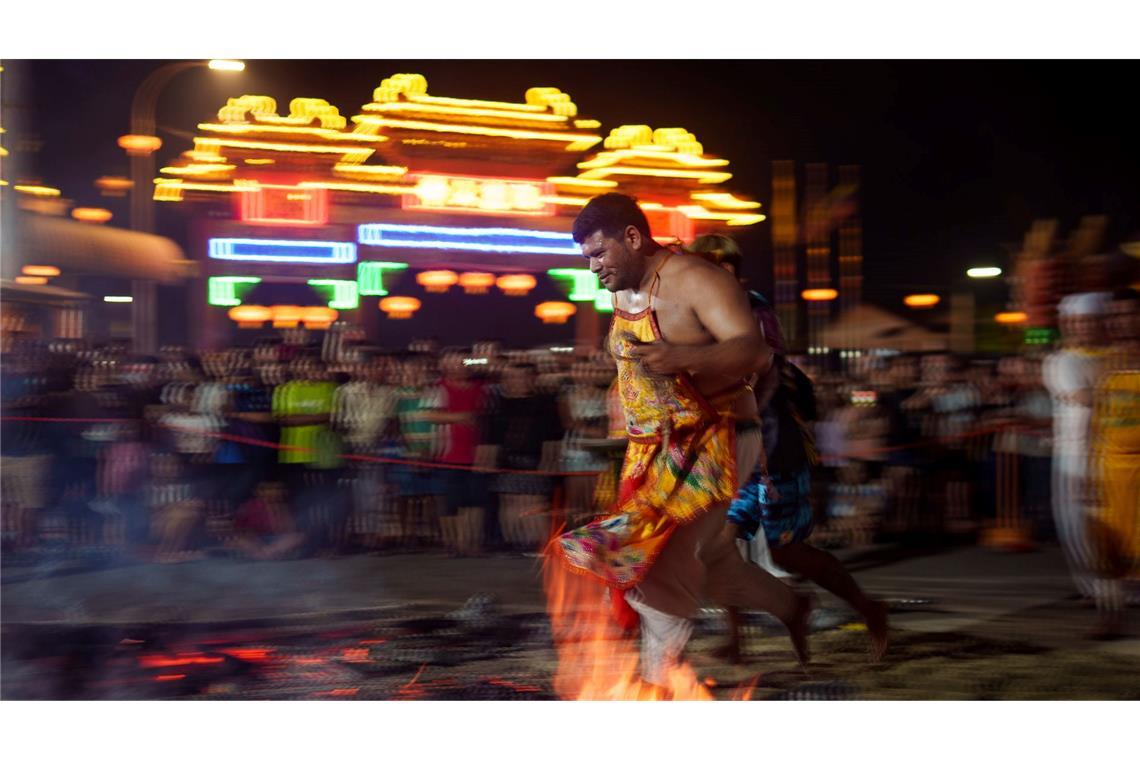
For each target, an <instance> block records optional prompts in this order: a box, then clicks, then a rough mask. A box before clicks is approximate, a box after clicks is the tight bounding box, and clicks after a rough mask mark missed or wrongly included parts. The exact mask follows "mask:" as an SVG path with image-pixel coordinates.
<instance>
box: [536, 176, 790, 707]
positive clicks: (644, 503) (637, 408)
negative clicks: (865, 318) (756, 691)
mask: <svg viewBox="0 0 1140 760" xmlns="http://www.w3.org/2000/svg"><path fill="white" fill-rule="evenodd" d="M573 232H574V240H575V241H576V242H578V243H579V244H580V245H581V248H582V254H583V255H584V256H585V257H586V258H587V259H588V260H589V262H590V270H591V271H592V272H594V273H595V274H597V275H598V277H599V279H600V280H601V282H602V285H604V286H605V287H606V289H607V290H609V291H610V292H612V293H615V294H616V296H615V299H614V305H615V309H614V319H613V323H612V325H611V328H610V335H609V349H610V351H611V352H612V353H613V355H614V357H615V359H616V360H617V365H618V385H619V390H620V394H621V402H622V408H623V412H624V414H625V421H626V431H627V435H628V440H629V445H628V449H627V451H626V458H625V464H624V466H623V468H622V478H621V486H620V490H619V496H618V503H617V504H616V505H615V508H614V510H613V514H612V515H610V516H608V517H605V518H602V519H600V520H596V521H594V522H592V523H590V524H589V525H586V526H584V527H582V528H579V529H577V530H574V531H571V532H569V533H566V534H565V535H563V536H562V537H561V538H560V539H559V540H558V542H557V545H558V546H559V548H560V550H561V552H562V556H563V557H564V558H565V559H566V561H567V562H569V563H570V564H571V565H572V566H573V567H575V568H578V569H580V570H585V571H588V572H590V573H593V574H594V575H596V576H598V577H599V578H601V579H602V580H604V581H605V582H606V583H607V584H608V585H609V587H610V589H611V593H614V594H617V595H620V596H623V598H624V600H625V601H626V602H628V604H629V605H631V606H632V607H633V609H635V610H636V611H637V613H638V614H639V615H640V617H641V635H642V645H641V646H642V655H641V660H642V663H641V670H642V677H643V678H644V679H645V680H646V681H649V682H650V683H654V684H658V685H665V676H666V674H667V672H668V670H669V669H670V668H671V667H672V666H673V664H674V663H675V662H676V661H677V659H678V658H679V657H680V656H681V653H682V652H683V650H684V647H685V644H686V643H687V642H688V639H689V636H690V635H691V632H692V627H691V623H690V622H689V620H690V618H692V617H693V615H694V614H695V613H696V612H697V609H698V605H699V603H700V602H701V600H702V599H703V598H705V597H706V596H707V597H709V598H711V599H712V600H713V601H715V602H717V603H719V604H722V605H725V606H734V607H743V608H746V609H764V610H768V611H769V612H771V613H772V614H774V615H775V616H776V617H777V618H779V619H780V620H781V621H782V622H783V623H784V624H785V625H786V626H787V627H788V630H789V633H790V634H791V637H792V642H793V644H794V646H795V649H796V654H797V656H798V657H799V658H800V659H801V661H804V660H806V658H807V645H806V635H807V630H808V626H807V619H808V615H809V613H810V610H811V604H810V601H809V599H808V597H804V596H801V595H798V594H796V593H795V592H793V591H792V589H791V588H789V587H788V586H786V585H784V584H783V583H781V582H780V581H778V580H776V579H775V578H773V577H772V576H771V575H769V574H768V573H766V572H764V571H763V570H761V569H760V568H758V567H756V566H755V565H752V564H750V563H747V562H745V561H744V559H743V558H742V557H741V556H740V553H739V552H738V551H737V549H736V546H735V535H734V534H733V532H732V531H730V530H726V529H725V516H726V513H727V510H728V505H729V502H730V501H731V500H732V498H733V496H734V494H735V493H736V490H737V488H738V487H739V486H740V483H741V480H742V478H741V477H738V476H743V477H747V476H748V474H749V473H750V471H751V469H752V465H753V464H754V463H755V460H756V457H757V455H758V452H759V447H760V436H759V431H758V430H752V431H750V432H748V433H744V434H742V435H747V436H751V437H753V438H754V440H744V439H743V438H742V440H741V441H740V442H739V445H738V442H737V441H736V434H735V423H736V420H738V419H740V418H747V417H755V416H756V414H757V409H756V402H755V399H754V397H753V395H752V393H751V392H750V391H749V390H748V388H747V386H746V385H745V383H744V381H743V378H746V377H748V376H750V375H751V374H753V373H754V372H757V371H761V372H763V371H766V369H767V367H768V365H769V364H770V362H771V351H770V350H769V349H768V347H767V345H766V344H765V342H764V340H763V337H762V336H761V334H760V331H759V329H758V327H757V325H756V322H755V321H754V320H753V319H752V314H751V311H750V309H749V305H748V299H747V297H746V296H745V294H744V291H743V290H741V288H740V286H739V284H738V283H737V282H736V280H735V279H734V278H733V277H732V276H731V275H730V274H729V273H728V272H726V271H725V270H723V269H721V268H720V267H718V266H716V265H715V264H711V263H709V262H707V261H704V260H702V259H700V258H697V257H690V256H682V255H678V254H677V252H675V251H673V250H671V249H669V248H665V247H662V246H660V245H658V244H657V242H655V241H654V240H653V238H652V236H651V235H650V230H649V224H648V222H647V221H646V218H645V214H644V213H643V212H642V211H641V209H640V208H639V207H638V205H637V203H636V202H635V201H634V200H633V199H632V198H630V197H628V196H625V195H619V194H616V193H611V194H607V195H602V196H599V197H597V198H594V199H593V200H591V201H590V202H589V203H588V204H587V205H586V206H585V207H584V208H583V209H582V212H581V214H579V216H578V218H577V220H575V222H574V230H573ZM738 452H740V453H739V454H738ZM738 456H739V457H740V458H741V459H742V460H746V462H744V463H743V466H742V467H741V468H740V470H741V472H740V473H738V472H737V469H738V468H737V466H736V460H737V458H738Z"/></svg>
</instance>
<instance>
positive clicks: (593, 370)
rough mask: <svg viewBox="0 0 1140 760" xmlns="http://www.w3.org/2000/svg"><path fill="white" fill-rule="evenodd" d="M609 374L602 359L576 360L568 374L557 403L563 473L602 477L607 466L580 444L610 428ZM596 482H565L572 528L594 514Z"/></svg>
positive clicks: (602, 436) (572, 478)
mask: <svg viewBox="0 0 1140 760" xmlns="http://www.w3.org/2000/svg"><path fill="white" fill-rule="evenodd" d="M612 374H613V373H612V370H611V369H610V367H609V366H607V364H606V362H605V357H604V355H598V356H590V357H579V358H578V359H577V360H576V361H575V362H574V366H573V367H572V368H571V370H570V377H571V384H570V386H569V387H568V388H566V390H565V391H564V392H563V393H562V395H561V397H560V399H559V400H560V408H561V412H562V420H563V427H564V428H565V429H566V435H565V437H564V438H563V440H562V456H561V467H562V470H563V471H564V472H598V473H601V472H602V471H603V470H605V469H606V467H607V465H608V462H607V460H606V458H605V457H604V456H603V455H601V454H600V453H599V452H598V450H597V449H590V448H586V447H585V446H583V445H582V443H581V442H583V441H588V440H595V441H597V440H602V439H605V438H606V434H607V432H608V428H609V424H608V418H607V417H608V415H607V408H606V402H607V399H606V390H607V388H608V387H609V385H610V382H611V381H612V379H613V378H612ZM597 482H598V478H596V477H588V476H585V475H574V476H569V477H567V478H566V480H565V483H566V512H567V519H568V521H569V523H570V524H571V525H578V524H580V523H581V522H582V521H583V520H584V519H585V518H587V517H589V516H592V515H593V514H596V511H595V507H594V490H595V488H596V486H597Z"/></svg>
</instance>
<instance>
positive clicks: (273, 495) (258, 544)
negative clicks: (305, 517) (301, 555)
mask: <svg viewBox="0 0 1140 760" xmlns="http://www.w3.org/2000/svg"><path fill="white" fill-rule="evenodd" d="M234 532H235V533H236V536H237V546H238V550H239V551H240V552H241V553H242V554H244V555H245V556H246V557H249V558H250V559H261V560H269V559H282V558H285V557H288V556H289V555H290V554H291V553H293V552H294V551H295V550H296V549H297V548H299V547H300V546H302V545H303V544H304V543H305V534H304V533H302V532H301V531H299V530H297V526H296V523H295V522H294V520H293V516H292V515H291V514H290V513H289V500H288V496H287V494H286V493H285V489H284V487H282V485H281V484H280V483H273V482H267V483H261V484H259V485H258V486H257V490H256V493H255V495H254V497H253V498H252V499H250V500H248V501H246V502H245V503H244V504H242V505H241V507H240V508H239V509H238V513H237V517H236V518H235V520H234Z"/></svg>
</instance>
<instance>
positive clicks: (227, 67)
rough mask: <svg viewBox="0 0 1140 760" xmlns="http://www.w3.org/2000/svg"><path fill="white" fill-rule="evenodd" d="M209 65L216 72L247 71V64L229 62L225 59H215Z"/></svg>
mask: <svg viewBox="0 0 1140 760" xmlns="http://www.w3.org/2000/svg"><path fill="white" fill-rule="evenodd" d="M207 65H208V66H209V67H210V68H211V69H213V70H214V71H245V64H244V63H242V62H241V61H228V60H225V59H223V58H215V59H214V60H212V61H210V63H209V64H207Z"/></svg>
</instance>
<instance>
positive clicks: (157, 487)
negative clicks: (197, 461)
mask: <svg viewBox="0 0 1140 760" xmlns="http://www.w3.org/2000/svg"><path fill="white" fill-rule="evenodd" d="M150 465H151V471H150V475H151V479H150V499H149V501H150V505H149V506H150V514H151V518H150V525H151V535H152V539H153V540H154V542H155V544H156V549H155V557H154V558H155V559H156V560H157V561H158V562H162V563H173V562H185V561H187V560H190V559H197V558H198V557H200V556H201V555H200V553H197V552H194V551H192V550H191V549H190V540H191V537H192V534H193V531H194V529H195V528H196V527H198V526H199V525H201V523H202V519H203V502H202V500H201V499H200V498H198V497H197V496H196V495H195V488H194V483H193V480H192V478H191V477H190V476H189V474H188V473H187V466H186V464H185V463H184V462H183V461H181V460H180V459H179V457H178V456H177V455H175V454H169V453H156V454H154V455H153V456H152V457H151V459H150Z"/></svg>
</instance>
